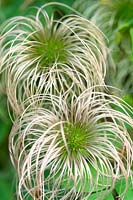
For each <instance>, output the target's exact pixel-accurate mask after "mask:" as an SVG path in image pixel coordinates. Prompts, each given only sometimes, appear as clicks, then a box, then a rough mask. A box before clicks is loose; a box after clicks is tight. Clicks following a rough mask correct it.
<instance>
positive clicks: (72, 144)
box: [64, 124, 88, 152]
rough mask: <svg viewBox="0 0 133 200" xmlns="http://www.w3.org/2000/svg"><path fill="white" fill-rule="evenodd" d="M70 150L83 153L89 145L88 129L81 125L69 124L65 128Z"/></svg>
mask: <svg viewBox="0 0 133 200" xmlns="http://www.w3.org/2000/svg"><path fill="white" fill-rule="evenodd" d="M64 130H65V136H66V141H67V145H68V148H69V150H70V151H71V152H77V151H82V150H84V149H85V146H86V145H87V134H88V129H87V127H86V126H83V125H80V124H75V125H72V124H67V125H66V126H65V128H64Z"/></svg>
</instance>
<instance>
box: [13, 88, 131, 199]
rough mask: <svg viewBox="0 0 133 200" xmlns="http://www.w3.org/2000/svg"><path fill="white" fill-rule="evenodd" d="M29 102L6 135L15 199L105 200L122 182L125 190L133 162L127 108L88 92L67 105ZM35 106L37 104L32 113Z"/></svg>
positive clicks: (48, 99) (51, 100)
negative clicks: (93, 196)
mask: <svg viewBox="0 0 133 200" xmlns="http://www.w3.org/2000/svg"><path fill="white" fill-rule="evenodd" d="M33 98H34V106H33V105H32V106H29V107H28V108H27V109H26V110H25V112H24V113H23V115H22V116H21V117H20V118H19V119H17V120H16V122H15V124H14V127H13V129H12V131H11V134H10V152H11V158H12V162H13V164H14V166H15V167H16V168H17V171H18V176H19V186H18V198H19V199H22V200H23V199H28V197H29V196H30V197H32V198H33V199H35V198H38V199H39V200H43V199H51V200H52V199H58V198H59V199H61V200H66V199H71V200H75V199H84V200H87V199H88V198H89V196H90V195H91V193H95V192H96V193H97V192H98V191H102V192H101V194H99V193H98V195H97V199H104V198H105V196H106V194H107V193H108V192H109V191H110V190H112V188H113V187H114V185H115V183H116V181H117V180H119V179H120V178H122V177H123V178H124V179H125V180H126V183H127V184H126V188H125V191H126V189H127V187H128V177H129V176H130V173H131V166H132V161H133V142H132V140H131V138H130V136H129V133H128V131H127V129H126V125H127V124H128V125H129V126H131V127H132V126H133V119H132V118H131V117H130V115H129V114H128V112H130V113H132V112H133V111H132V108H130V106H128V105H127V104H126V103H125V102H123V101H122V100H120V99H119V98H117V97H115V96H110V95H108V94H104V93H102V92H96V91H95V92H94V90H93V89H92V88H90V89H88V90H85V91H84V92H83V93H82V94H81V95H80V96H79V97H77V98H75V97H74V98H73V99H71V101H69V104H68V101H67V103H66V99H67V97H66V98H63V99H62V98H61V97H57V96H54V95H51V96H50V95H43V96H34V97H32V99H33ZM38 101H41V102H42V104H41V107H38V109H37V107H36V105H38V103H37V102H38ZM39 105H40V104H39ZM114 106H116V107H117V108H118V109H117V110H115V109H114V108H113V107H114ZM33 107H34V109H33ZM125 191H123V193H124V192H125ZM121 195H123V194H121Z"/></svg>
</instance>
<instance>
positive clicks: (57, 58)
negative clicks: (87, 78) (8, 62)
mask: <svg viewBox="0 0 133 200" xmlns="http://www.w3.org/2000/svg"><path fill="white" fill-rule="evenodd" d="M31 53H32V54H31V55H32V56H36V57H39V60H40V67H49V66H50V65H51V64H54V63H55V62H65V61H66V57H67V53H66V48H65V42H64V41H63V40H62V39H61V38H59V37H57V38H55V37H54V36H51V37H49V38H42V39H41V40H40V41H37V43H36V44H35V46H33V47H32V49H31Z"/></svg>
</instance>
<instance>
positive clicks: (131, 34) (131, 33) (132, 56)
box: [130, 28, 133, 61]
mask: <svg viewBox="0 0 133 200" xmlns="http://www.w3.org/2000/svg"><path fill="white" fill-rule="evenodd" d="M130 38H131V47H132V52H131V60H132V61H133V28H130Z"/></svg>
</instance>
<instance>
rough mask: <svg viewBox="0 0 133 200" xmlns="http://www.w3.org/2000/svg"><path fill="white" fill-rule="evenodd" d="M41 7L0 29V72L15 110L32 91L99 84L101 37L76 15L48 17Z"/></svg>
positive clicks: (102, 53) (103, 65) (76, 90)
mask: <svg viewBox="0 0 133 200" xmlns="http://www.w3.org/2000/svg"><path fill="white" fill-rule="evenodd" d="M44 8H45V6H44V7H42V8H40V9H38V11H37V14H36V16H31V17H15V18H13V19H11V20H9V21H8V22H7V23H6V24H4V25H3V27H2V28H1V30H2V32H1V35H2V39H1V46H2V49H1V54H2V61H1V66H0V68H1V71H4V70H6V74H7V76H6V82H7V94H8V99H9V102H10V104H11V106H12V108H13V110H14V111H15V112H16V113H20V112H21V109H22V107H23V102H24V100H25V99H27V97H29V96H31V95H34V94H42V93H43V94H44V93H45V94H46V93H52V94H59V93H67V92H68V91H71V93H75V94H76V95H78V94H80V93H81V92H82V91H84V90H85V89H86V88H87V87H90V86H93V85H96V84H104V77H105V74H106V53H107V49H106V47H105V43H104V39H103V35H102V33H101V32H100V30H99V29H98V28H97V27H95V25H93V24H92V23H91V22H89V21H88V20H86V19H84V18H83V17H81V16H77V15H74V14H73V15H72V14H71V15H68V16H64V17H62V18H61V19H58V20H56V19H54V18H53V17H49V16H48V14H47V12H46V11H45V9H44Z"/></svg>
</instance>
